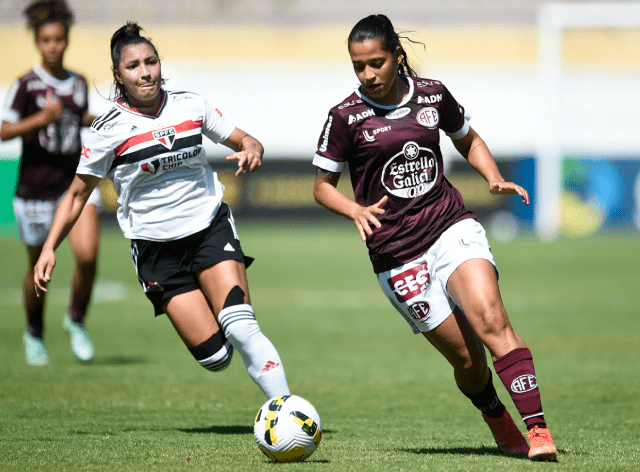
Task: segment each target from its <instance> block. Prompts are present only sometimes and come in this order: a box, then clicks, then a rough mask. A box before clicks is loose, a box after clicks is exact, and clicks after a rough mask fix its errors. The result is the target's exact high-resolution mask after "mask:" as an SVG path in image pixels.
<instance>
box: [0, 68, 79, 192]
mask: <svg viewBox="0 0 640 472" xmlns="http://www.w3.org/2000/svg"><path fill="white" fill-rule="evenodd" d="M66 73H67V78H66V79H58V78H56V77H54V76H52V75H51V74H49V73H48V72H47V71H46V70H44V69H43V68H42V66H40V65H36V66H35V67H34V68H33V69H32V70H31V71H29V72H28V73H27V74H25V75H23V76H22V77H20V78H19V79H18V80H16V81H15V82H14V84H13V85H12V87H11V89H10V90H9V93H8V94H7V98H6V102H5V105H4V108H3V109H2V115H1V118H0V119H1V120H2V121H6V122H8V123H18V122H19V121H21V120H23V119H25V118H27V117H29V116H31V115H33V114H35V113H37V112H39V111H40V110H42V109H43V108H44V106H45V103H46V100H47V94H48V93H51V94H53V95H54V96H55V97H56V98H57V99H58V100H60V102H61V103H62V114H61V115H60V118H58V119H57V120H55V121H52V122H51V123H49V124H48V125H47V126H45V127H43V128H38V129H36V130H33V131H31V132H29V133H26V134H24V135H23V136H21V139H22V157H21V159H20V171H19V175H18V183H17V185H16V195H17V196H18V197H20V198H23V199H26V200H56V199H58V198H59V197H60V195H62V194H63V193H64V192H66V191H67V189H68V188H69V185H70V184H71V181H72V180H73V177H74V176H75V171H76V168H77V167H78V159H79V158H80V127H81V126H82V118H83V116H84V114H85V113H86V112H87V108H88V105H87V81H86V80H85V78H84V77H83V76H82V75H80V74H77V73H75V72H73V71H70V70H67V71H66Z"/></svg>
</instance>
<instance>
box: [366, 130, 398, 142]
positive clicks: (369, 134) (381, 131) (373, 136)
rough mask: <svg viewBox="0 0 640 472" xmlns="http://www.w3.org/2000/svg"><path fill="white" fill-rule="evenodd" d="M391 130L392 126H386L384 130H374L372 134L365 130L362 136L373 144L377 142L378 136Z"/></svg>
mask: <svg viewBox="0 0 640 472" xmlns="http://www.w3.org/2000/svg"><path fill="white" fill-rule="evenodd" d="M389 130H391V126H385V127H383V128H378V129H374V130H373V131H372V132H371V133H369V131H368V130H366V129H365V130H364V131H363V132H362V135H363V136H364V139H366V140H367V141H369V142H370V143H371V142H373V141H375V140H376V134H378V133H384V132H385V131H389Z"/></svg>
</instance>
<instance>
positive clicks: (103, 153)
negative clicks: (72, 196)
mask: <svg viewBox="0 0 640 472" xmlns="http://www.w3.org/2000/svg"><path fill="white" fill-rule="evenodd" d="M114 159H115V153H114V152H113V149H112V148H111V146H109V142H108V140H107V139H105V138H104V137H103V136H101V135H100V134H99V133H98V132H97V131H96V130H95V129H93V128H90V129H89V131H88V133H87V135H86V139H85V140H84V144H83V146H82V153H81V155H80V162H79V163H78V169H77V171H76V173H77V174H84V175H93V176H95V177H101V178H102V177H106V176H107V174H108V173H109V170H110V169H111V165H112V164H113V161H114Z"/></svg>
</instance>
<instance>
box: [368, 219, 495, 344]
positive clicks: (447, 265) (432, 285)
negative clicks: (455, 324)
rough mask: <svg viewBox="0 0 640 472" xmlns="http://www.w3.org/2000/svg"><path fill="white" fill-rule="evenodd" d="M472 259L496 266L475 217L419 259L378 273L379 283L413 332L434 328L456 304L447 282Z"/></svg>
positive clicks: (449, 232) (447, 233) (456, 226)
mask: <svg viewBox="0 0 640 472" xmlns="http://www.w3.org/2000/svg"><path fill="white" fill-rule="evenodd" d="M470 259H486V260H488V261H489V262H491V264H493V266H494V267H495V266H496V263H495V261H494V259H493V254H492V253H491V247H490V246H489V241H487V236H486V233H485V231H484V228H483V227H482V225H481V224H480V223H478V222H477V221H476V220H473V219H467V220H462V221H460V222H458V223H456V224H454V225H453V226H451V227H450V228H449V229H447V230H446V231H445V232H444V233H442V235H441V236H440V237H439V238H438V240H437V241H436V242H435V244H434V245H433V246H431V248H430V249H429V250H428V251H427V252H426V253H424V254H422V255H421V256H420V257H418V258H417V259H414V260H413V261H411V262H407V263H406V264H404V265H402V266H400V267H396V268H395V269H391V270H389V271H386V272H381V273H380V274H378V283H379V284H380V287H381V288H382V291H383V292H384V294H385V295H386V296H387V298H388V299H389V301H390V302H391V304H392V305H393V306H394V307H395V308H396V310H398V312H399V313H400V314H401V315H402V316H403V317H404V319H405V320H406V321H407V323H409V326H411V329H412V330H413V332H414V333H416V334H417V333H420V332H425V331H431V330H432V329H434V328H436V327H438V326H439V325H440V324H441V323H442V322H443V321H444V320H446V319H447V318H448V317H449V315H451V313H452V312H453V309H454V308H455V306H456V305H455V303H454V302H453V300H452V299H451V296H450V295H449V292H448V290H447V283H448V281H449V277H451V274H453V272H454V271H455V270H456V269H457V268H458V267H459V266H460V264H462V263H463V262H466V261H468V260H470ZM496 272H497V270H496Z"/></svg>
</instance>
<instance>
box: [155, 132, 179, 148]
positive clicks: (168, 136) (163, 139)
mask: <svg viewBox="0 0 640 472" xmlns="http://www.w3.org/2000/svg"><path fill="white" fill-rule="evenodd" d="M153 139H155V140H156V141H158V142H159V143H160V144H162V145H163V146H164V147H166V148H167V149H169V150H171V148H172V147H173V143H174V141H175V140H176V129H175V128H173V127H171V128H165V129H161V130H159V131H154V132H153Z"/></svg>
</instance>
